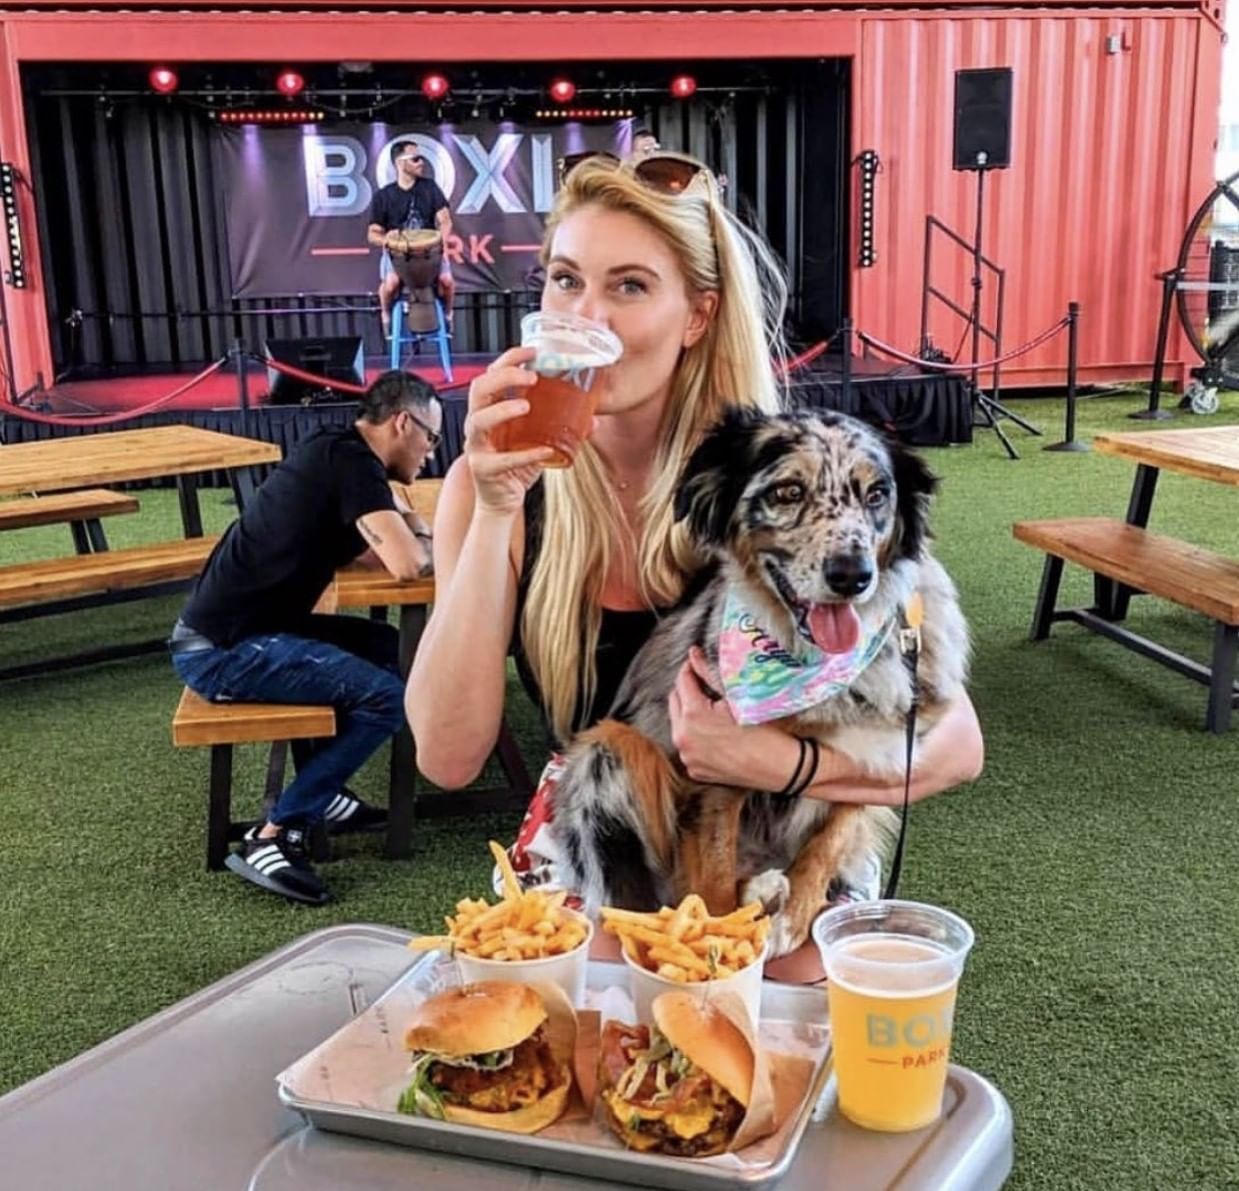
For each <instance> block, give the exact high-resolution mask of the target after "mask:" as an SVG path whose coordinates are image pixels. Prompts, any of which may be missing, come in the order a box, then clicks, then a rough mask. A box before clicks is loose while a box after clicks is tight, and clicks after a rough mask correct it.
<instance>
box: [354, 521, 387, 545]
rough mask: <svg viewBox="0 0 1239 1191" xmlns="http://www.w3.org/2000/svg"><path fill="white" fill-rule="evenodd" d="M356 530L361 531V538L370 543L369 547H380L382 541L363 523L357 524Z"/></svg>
mask: <svg viewBox="0 0 1239 1191" xmlns="http://www.w3.org/2000/svg"><path fill="white" fill-rule="evenodd" d="M357 528H358V529H359V530H361V536H362V537H363V538H365V539H366V541H367V542H369V543H370V545H371V546H381V545H382V544H383V539H382V538H381V537H380V536H379V535H378V534H377V533H375V532H374V530H372V529H371V528H370V527H369V526H368V525H367V524H366V523H365V522H364V521H358V522H357Z"/></svg>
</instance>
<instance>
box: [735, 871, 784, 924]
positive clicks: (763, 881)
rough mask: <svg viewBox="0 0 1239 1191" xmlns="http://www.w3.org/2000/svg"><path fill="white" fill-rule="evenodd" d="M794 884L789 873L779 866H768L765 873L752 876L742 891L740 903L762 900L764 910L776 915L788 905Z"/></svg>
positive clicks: (747, 903)
mask: <svg viewBox="0 0 1239 1191" xmlns="http://www.w3.org/2000/svg"><path fill="white" fill-rule="evenodd" d="M791 892H792V886H791V882H790V881H788V879H787V874H786V873H785V872H784V871H783V870H782V869H778V868H768V869H766V871H765V872H764V873H758V874H757V876H755V877H750V878H749V879H748V880H747V881H745V883H744V887H743V889H742V890H741V891H740V905H742V906H747V905H749V904H751V903H752V902H761V908H762V912H763V913H765V914H768V915H770V916H771V917H774V915H775V914H777V913H778V912H779V911H780V910H782V909H783V907H784V906H785V905H787V899H788V898H789V897H790V896H791Z"/></svg>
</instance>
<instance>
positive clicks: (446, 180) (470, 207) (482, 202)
mask: <svg viewBox="0 0 1239 1191" xmlns="http://www.w3.org/2000/svg"><path fill="white" fill-rule="evenodd" d="M631 131H632V122H631V121H624V122H623V123H622V124H616V125H598V124H588V125H586V124H567V125H561V126H560V127H558V128H548V127H546V126H538V127H521V126H519V125H516V124H513V123H506V122H505V123H504V124H501V125H500V124H495V123H491V122H486V121H472V122H470V123H466V124H463V125H460V126H450V125H438V126H433V127H428V126H420V127H418V126H411V127H409V126H405V127H402V126H397V125H392V124H387V123H379V122H371V123H368V124H361V123H357V124H341V123H333V124H329V125H318V126H309V127H306V128H304V129H301V128H260V127H255V126H253V125H251V126H248V127H244V128H239V127H236V126H221V127H220V128H218V129H217V130H216V133H215V137H214V141H215V149H216V154H215V163H216V177H217V178H218V180H219V184H220V185H221V186H222V187H223V190H224V193H225V194H226V195H227V196H228V199H227V224H228V226H227V231H228V255H229V260H230V263H231V277H232V296H233V297H234V298H270V297H274V296H277V295H279V294H287V293H298V294H316V295H330V294H347V293H358V292H364V291H365V290H367V289H372V288H373V287H374V286H375V284H376V283H377V280H378V270H379V252H378V250H377V249H374V248H369V247H367V246H366V227H367V225H368V224H369V222H370V219H369V215H370V201H371V199H372V197H373V196H374V194H375V193H376V192H377V191H378V190H379V189H380V187H383V186H386V185H387V184H388V183H389V182H391V181H392V180H393V179H394V177H395V170H394V168H393V166H392V164H391V148H392V146H393V145H395V144H396V143H398V142H400V141H412V142H413V143H414V144H416V145H417V148H418V150H419V151H420V152H421V154H422V156H423V158H424V159H425V160H426V161H427V163H428V166H429V169H428V170H427V176H429V177H431V178H433V179H434V180H435V181H436V182H437V183H438V184H439V187H440V188H441V189H442V190H443V193H444V194H445V195H446V196H447V200H448V205H449V207H450V208H451V211H452V223H453V227H452V237H451V239H450V241H449V243H448V244H447V246H446V251H447V254H448V256H449V258H450V259H451V261H452V269H453V272H454V273H455V275H456V283H457V287H458V288H459V289H460V290H516V289H525V288H528V287H529V286H530V283H531V281H532V280H534V274H535V270H536V267H537V260H538V249H539V246H540V244H541V240H542V228H543V222H544V220H545V217H546V213H547V212H548V211H549V210H550V209H551V201H552V199H553V198H554V195H555V188H556V183H557V179H556V174H557V169H556V163H557V161H558V159H559V158H560V157H561V156H562V155H563V154H565V153H576V152H580V151H582V150H586V149H605V150H608V151H610V152H613V153H615V154H617V155H620V156H622V155H623V154H624V153H626V152H627V150H628V146H629V141H630V138H631Z"/></svg>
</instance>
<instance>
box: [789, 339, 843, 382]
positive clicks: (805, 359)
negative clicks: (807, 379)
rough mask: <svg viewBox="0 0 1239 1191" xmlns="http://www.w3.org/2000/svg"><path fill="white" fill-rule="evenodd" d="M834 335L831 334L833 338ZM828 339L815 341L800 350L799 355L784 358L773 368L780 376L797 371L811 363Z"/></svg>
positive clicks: (824, 346) (819, 353)
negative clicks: (787, 358)
mask: <svg viewBox="0 0 1239 1191" xmlns="http://www.w3.org/2000/svg"><path fill="white" fill-rule="evenodd" d="M833 338H834V336H833V335H832V336H831V339H833ZM829 346H830V339H823V340H822V342H821V343H815V344H814V345H813V346H812V347H811V348H808V349H807V350H806V351H802V352H801V353H800V355H798V356H793V357H792V358H791V359H790V360H785V361H783V363H781V364H777V365H776V366H775V370H776V371H777V372H778V373H779V375H780V376H790V375H791V374H792V373H793V372H799V371H800V369H802V368H804V367H806V366H808V365H809V364H812V363H813V361H814V360H816V359H817V358H818V356H820V355H821V354H822V353H823V352H824V351H825V350H826V349H827V348H828V347H829Z"/></svg>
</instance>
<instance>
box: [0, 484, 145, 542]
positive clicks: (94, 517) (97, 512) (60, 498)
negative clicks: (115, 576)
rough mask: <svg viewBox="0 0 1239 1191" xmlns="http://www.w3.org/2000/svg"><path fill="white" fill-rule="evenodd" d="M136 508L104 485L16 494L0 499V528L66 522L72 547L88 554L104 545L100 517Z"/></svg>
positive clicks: (132, 500)
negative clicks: (82, 488) (79, 489)
mask: <svg viewBox="0 0 1239 1191" xmlns="http://www.w3.org/2000/svg"><path fill="white" fill-rule="evenodd" d="M137 511H138V502H137V500H136V499H135V498H134V497H132V496H127V495H126V494H125V493H123V492H112V491H110V490H109V489H107V488H87V489H85V490H83V491H81V492H57V493H53V494H52V495H50V496H19V497H16V498H14V499H12V500H4V501H0V531H3V530H6V529H30V528H32V527H34V526H37V525H61V524H64V523H66V522H67V523H68V525H69V530H70V532H71V533H72V534H73V546H74V549H76V550H77V552H78V553H79V554H89V553H91V551H92V550H93V551H98V550H106V549H107V548H108V542H107V537H106V536H105V534H104V532H103V524H102V522H101V521H100V518H102V517H115V516H117V515H118V514H120V513H136V512H137Z"/></svg>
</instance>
